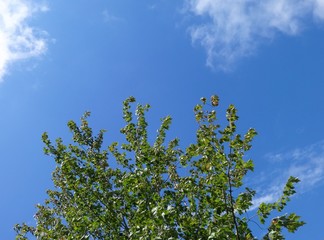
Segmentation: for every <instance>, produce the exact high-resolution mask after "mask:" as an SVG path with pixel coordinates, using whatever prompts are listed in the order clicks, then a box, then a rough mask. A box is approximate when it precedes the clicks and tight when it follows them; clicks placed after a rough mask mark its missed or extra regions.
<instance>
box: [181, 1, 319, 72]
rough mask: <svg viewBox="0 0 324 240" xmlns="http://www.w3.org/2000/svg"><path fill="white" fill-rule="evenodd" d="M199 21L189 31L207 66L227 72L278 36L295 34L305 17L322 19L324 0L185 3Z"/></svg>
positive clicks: (301, 26)
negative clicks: (204, 55)
mask: <svg viewBox="0 0 324 240" xmlns="http://www.w3.org/2000/svg"><path fill="white" fill-rule="evenodd" d="M185 9H186V10H185V11H186V12H187V13H188V12H189V13H191V14H192V15H194V16H195V17H198V18H199V19H200V23H199V24H196V25H193V26H191V27H190V28H189V31H190V34H191V37H192V40H193V42H199V43H200V44H201V45H202V46H203V47H204V48H205V49H206V52H207V65H209V66H211V67H216V68H218V69H223V70H227V69H228V68H230V67H231V65H232V64H233V63H234V62H235V61H236V60H238V59H240V58H242V57H245V56H248V55H251V54H253V53H254V52H255V50H256V49H257V47H258V45H260V43H261V42H262V41H264V40H267V39H273V38H274V37H275V35H276V34H277V33H281V34H287V35H296V34H298V33H299V32H300V31H301V30H302V29H303V28H304V27H305V26H304V21H303V20H305V19H306V18H307V17H310V16H311V17H312V18H314V19H316V20H319V21H322V20H324V0H262V1H259V0H236V1H224V0H186V7H185Z"/></svg>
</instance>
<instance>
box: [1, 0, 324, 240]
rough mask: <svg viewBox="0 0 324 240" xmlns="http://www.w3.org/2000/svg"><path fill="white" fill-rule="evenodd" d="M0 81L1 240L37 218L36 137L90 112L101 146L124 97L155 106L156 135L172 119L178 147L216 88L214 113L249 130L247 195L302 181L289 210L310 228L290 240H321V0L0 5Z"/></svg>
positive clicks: (41, 182) (46, 168) (46, 173)
mask: <svg viewBox="0 0 324 240" xmlns="http://www.w3.org/2000/svg"><path fill="white" fill-rule="evenodd" d="M0 79H1V82H0V111H1V117H0V133H1V134H0V146H1V151H0V159H1V163H2V167H1V169H0V188H1V192H2V193H1V199H0V212H1V216H2V217H1V220H0V239H13V238H14V232H13V230H12V227H13V225H14V224H15V223H21V222H23V221H25V222H27V223H29V224H32V223H33V215H34V213H35V204H37V203H42V202H43V200H44V198H45V197H46V194H45V191H46V189H48V188H50V187H51V186H52V183H51V172H52V171H53V167H54V163H53V160H52V159H50V158H49V157H46V156H44V155H43V152H42V148H43V144H42V142H41V134H42V133H43V132H44V131H47V132H48V133H49V135H50V137H51V138H52V139H54V138H56V137H63V138H64V139H66V140H67V141H68V140H70V137H71V136H70V134H69V131H68V129H67V127H66V123H67V121H68V120H70V119H73V120H76V121H78V119H79V118H80V116H81V115H82V114H83V112H84V111H86V110H90V111H91V112H92V117H91V119H90V122H91V123H92V125H93V126H94V128H95V129H101V128H104V129H107V130H108V132H107V134H106V139H107V142H110V141H114V140H116V139H120V135H119V134H118V132H119V128H121V127H122V124H123V122H122V118H121V117H122V115H121V103H122V101H123V100H124V99H125V98H126V97H128V96H130V95H134V96H135V97H136V98H137V100H138V101H139V102H141V103H150V104H151V105H152V110H151V111H150V114H149V120H150V121H151V126H150V128H151V129H152V134H155V129H156V128H157V127H158V126H159V119H160V118H161V117H164V116H166V115H171V116H172V117H173V125H172V129H171V131H170V137H175V136H177V137H179V138H180V139H182V143H183V144H184V145H185V144H187V143H190V142H192V141H194V137H195V134H194V130H195V128H196V125H195V122H194V117H193V111H192V109H193V106H194V105H195V104H196V103H197V102H198V101H199V99H200V97H202V96H206V97H209V96H210V95H212V94H218V95H219V96H220V99H221V105H222V107H221V108H220V113H219V116H221V115H222V113H224V111H225V108H226V106H227V105H228V104H230V103H233V104H235V106H236V107H237V108H238V112H239V115H240V121H239V129H240V130H241V131H242V132H244V131H245V130H247V129H248V128H249V127H254V128H256V130H257V131H258V133H259V135H258V136H257V137H256V139H255V141H254V148H253V149H252V151H251V152H249V157H252V158H253V159H254V161H255V164H256V170H255V173H254V174H253V175H250V176H249V178H248V182H249V183H250V184H251V185H252V186H253V187H254V188H255V189H256V190H258V192H259V195H258V196H257V199H256V201H258V200H260V199H263V200H268V201H271V200H273V199H275V197H277V196H278V192H279V191H280V188H281V186H282V184H283V183H284V181H285V180H286V179H287V178H288V176H289V175H294V176H297V177H299V178H300V179H301V180H302V182H301V183H300V184H299V186H298V194H297V195H296V196H295V197H294V198H293V199H292V202H291V204H290V206H289V208H288V209H287V211H289V210H290V211H296V212H297V213H298V214H300V215H302V216H303V220H305V221H306V222H307V225H305V226H304V227H303V228H301V229H300V230H299V231H298V232H297V233H296V234H295V235H288V237H287V239H320V238H322V237H323V233H322V230H321V225H322V216H323V215H324V208H323V207H322V198H323V197H324V184H323V181H324V137H323V133H324V126H323V118H324V106H323V103H324V94H323V91H324V1H323V0H308V1H306V0H294V1H292V0H264V1H256V0H240V1H219V0H182V1H171V0H169V1H167V0H156V1H147V0H146V1H143V0H139V1H132V0H123V1H102V0H98V1H92V2H90V1H76V0H70V1H63V0H57V1H51V2H50V1H44V2H42V1H27V0H1V3H0ZM152 136H154V135H152ZM256 230H257V234H259V235H262V233H263V230H260V229H258V228H256Z"/></svg>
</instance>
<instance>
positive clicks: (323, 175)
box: [253, 141, 324, 209]
mask: <svg viewBox="0 0 324 240" xmlns="http://www.w3.org/2000/svg"><path fill="white" fill-rule="evenodd" d="M266 158H267V159H269V160H270V161H271V163H273V166H277V168H276V169H274V170H273V172H271V173H267V174H266V175H267V176H263V177H262V179H264V180H263V182H266V181H267V182H268V183H269V179H271V181H270V183H269V185H268V186H269V188H267V187H266V186H265V185H264V184H262V182H259V183H261V186H260V189H262V190H261V192H260V194H259V195H258V196H257V198H256V199H255V200H254V207H253V209H254V208H256V207H257V206H258V204H260V203H261V202H262V201H266V202H273V201H276V200H277V199H278V197H279V196H280V195H281V193H282V190H283V187H284V185H285V183H286V181H287V180H288V178H289V176H294V177H298V178H299V179H300V180H301V181H300V183H298V185H297V189H298V190H297V192H299V193H305V192H307V191H309V190H312V189H314V188H315V187H318V186H320V185H322V184H324V141H321V142H318V143H316V144H312V145H310V146H307V147H305V148H298V149H294V150H292V151H288V152H284V153H274V154H267V155H266ZM258 179H261V178H258Z"/></svg>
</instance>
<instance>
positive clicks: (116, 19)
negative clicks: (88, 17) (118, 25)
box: [102, 9, 124, 23]
mask: <svg viewBox="0 0 324 240" xmlns="http://www.w3.org/2000/svg"><path fill="white" fill-rule="evenodd" d="M102 16H103V20H104V22H106V23H112V22H120V21H124V20H123V19H122V18H119V17H116V16H115V15H112V14H111V13H109V12H108V10H107V9H105V10H104V11H103V12H102Z"/></svg>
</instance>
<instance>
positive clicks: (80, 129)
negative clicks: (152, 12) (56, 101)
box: [15, 96, 304, 240]
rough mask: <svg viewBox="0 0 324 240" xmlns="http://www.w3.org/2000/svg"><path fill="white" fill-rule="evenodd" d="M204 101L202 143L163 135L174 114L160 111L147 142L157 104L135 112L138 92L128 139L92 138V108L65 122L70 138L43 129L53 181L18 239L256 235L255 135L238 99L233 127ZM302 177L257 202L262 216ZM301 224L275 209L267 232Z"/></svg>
mask: <svg viewBox="0 0 324 240" xmlns="http://www.w3.org/2000/svg"><path fill="white" fill-rule="evenodd" d="M201 101H202V104H198V105H196V106H195V108H194V113H195V118H196V121H197V123H198V129H197V133H196V136H197V139H196V142H195V143H193V144H190V145H189V146H188V147H187V148H186V149H184V150H182V149H180V148H179V140H178V139H173V140H171V141H166V132H167V130H168V129H169V127H170V125H171V117H169V116H168V117H165V118H164V119H162V123H161V126H160V128H159V129H158V131H157V137H156V139H155V141H154V142H153V143H150V142H149V141H148V132H147V126H148V123H147V122H146V118H145V114H146V112H147V111H148V110H149V108H150V106H149V105H145V106H143V105H140V104H138V105H137V107H136V109H135V114H134V113H133V110H132V104H133V103H134V102H135V98H134V97H130V98H128V99H127V100H125V101H124V104H123V118H124V120H125V126H124V127H123V128H122V129H121V133H122V134H123V135H125V139H126V142H125V143H122V144H119V143H117V142H113V143H112V144H110V145H109V146H108V147H106V148H104V147H103V137H104V131H103V130H101V131H99V133H98V134H97V135H96V136H94V134H93V132H92V129H91V127H89V125H88V121H87V119H88V117H89V116H90V113H88V112H87V113H85V115H84V116H83V117H82V118H81V125H80V126H78V125H77V124H76V123H75V122H73V121H70V122H69V123H68V127H69V129H70V131H71V132H72V134H73V137H72V139H73V144H68V145H65V144H63V141H62V139H60V138H59V139H57V140H56V143H55V144H53V143H52V142H51V140H50V139H49V137H48V135H47V133H44V134H43V136H42V139H43V142H44V143H45V148H44V151H45V154H47V155H50V156H52V157H53V158H54V160H55V162H56V164H57V165H56V168H55V171H54V172H53V175H52V177H53V182H54V185H55V188H54V189H53V190H48V191H47V194H48V199H47V200H46V201H45V203H44V204H43V205H38V206H37V208H38V211H37V213H36V215H35V220H36V226H28V225H26V224H22V225H18V224H17V225H16V226H15V230H16V232H17V236H16V239H27V238H28V237H27V236H34V237H36V238H37V239H170V240H171V239H237V240H238V239H241V240H243V239H255V238H254V236H253V234H252V231H251V229H250V226H249V225H250V224H251V219H249V218H247V217H246V212H247V211H249V209H250V208H251V206H252V205H253V197H254V196H255V194H256V192H255V191H254V190H252V189H250V188H248V187H245V186H244V177H245V176H246V174H247V173H248V172H249V171H253V168H254V165H253V161H252V160H245V159H244V154H245V152H246V151H248V150H249V149H250V148H251V142H252V140H253V138H254V136H255V135H256V134H257V133H256V131H255V130H254V129H249V130H248V131H247V132H246V134H245V135H244V136H242V135H240V134H237V133H236V122H237V120H238V116H237V110H236V108H235V107H234V106H233V105H230V106H229V107H228V109H227V112H226V119H227V125H226V126H225V128H220V125H218V124H217V116H216V111H215V109H214V108H215V107H217V106H218V104H219V98H218V97H217V96H212V97H211V101H210V104H208V103H207V100H206V98H202V99H201ZM206 108H207V110H206ZM208 108H209V109H208ZM298 181H299V180H298V179H297V178H294V177H291V178H289V180H288V182H287V184H286V186H285V188H284V190H283V194H282V197H281V198H280V199H279V200H278V201H277V202H275V203H262V204H261V205H260V207H259V209H258V215H259V218H260V222H261V224H265V223H266V219H268V218H269V216H270V214H271V212H272V211H274V210H276V211H278V212H281V211H282V210H283V208H284V207H285V206H286V204H287V202H288V201H289V199H290V196H291V195H293V194H294V193H295V189H294V184H295V183H297V182H298ZM303 224H304V222H302V221H300V217H299V216H297V215H296V214H294V213H292V214H289V215H282V216H279V217H276V218H274V219H273V220H272V221H271V223H270V226H269V228H268V233H267V234H266V235H265V237H264V239H284V238H283V235H282V230H283V228H286V229H287V230H288V231H289V232H294V231H296V230H297V229H298V228H299V227H300V226H302V225H303Z"/></svg>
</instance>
